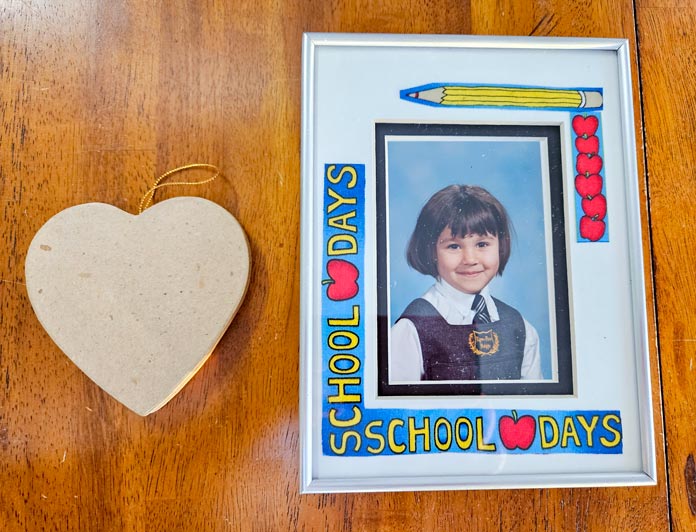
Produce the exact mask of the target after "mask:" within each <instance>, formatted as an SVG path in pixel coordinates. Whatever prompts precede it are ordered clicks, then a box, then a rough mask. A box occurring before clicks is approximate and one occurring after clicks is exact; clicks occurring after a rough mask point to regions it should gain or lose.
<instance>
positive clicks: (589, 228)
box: [580, 216, 606, 242]
mask: <svg viewBox="0 0 696 532" xmlns="http://www.w3.org/2000/svg"><path fill="white" fill-rule="evenodd" d="M605 229H606V224H605V223H604V222H603V221H602V220H599V219H598V218H591V217H589V216H583V217H582V218H580V236H581V237H583V238H586V239H587V240H591V241H592V242H597V240H599V239H600V238H602V236H603V235H604V230H605Z"/></svg>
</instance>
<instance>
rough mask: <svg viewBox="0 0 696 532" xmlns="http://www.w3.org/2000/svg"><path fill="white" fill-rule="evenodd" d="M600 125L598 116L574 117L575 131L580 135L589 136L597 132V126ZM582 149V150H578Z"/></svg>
mask: <svg viewBox="0 0 696 532" xmlns="http://www.w3.org/2000/svg"><path fill="white" fill-rule="evenodd" d="M598 127H599V120H598V119H597V117H596V116H587V117H585V116H582V115H576V116H574V117H573V131H575V134H576V135H577V136H578V137H582V136H583V135H586V136H588V137H590V136H592V135H594V134H595V133H597V128H598ZM578 151H580V150H578Z"/></svg>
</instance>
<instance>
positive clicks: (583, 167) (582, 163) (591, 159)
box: [575, 153, 602, 176]
mask: <svg viewBox="0 0 696 532" xmlns="http://www.w3.org/2000/svg"><path fill="white" fill-rule="evenodd" d="M575 168H576V169H577V171H578V174H581V175H586V176H589V175H590V174H598V173H599V171H600V170H601V169H602V158H601V157H600V156H599V155H587V154H586V153H581V154H580V155H578V159H577V161H576V163H575Z"/></svg>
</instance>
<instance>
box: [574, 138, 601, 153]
mask: <svg viewBox="0 0 696 532" xmlns="http://www.w3.org/2000/svg"><path fill="white" fill-rule="evenodd" d="M575 147H576V148H577V149H578V151H579V152H580V153H591V154H592V155H597V154H598V153H599V138H597V137H596V136H594V135H592V136H591V137H585V136H582V137H577V138H576V139H575Z"/></svg>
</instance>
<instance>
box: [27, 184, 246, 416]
mask: <svg viewBox="0 0 696 532" xmlns="http://www.w3.org/2000/svg"><path fill="white" fill-rule="evenodd" d="M249 269H250V257H249V246H248V244H247V240H246V236H245V234H244V231H243V229H242V228H241V226H240V225H239V223H238V222H237V220H236V219H235V218H234V217H233V216H232V215H231V214H230V213H229V212H227V211H226V210H225V209H223V208H222V207H220V206H219V205H217V204H215V203H213V202H211V201H208V200H205V199H202V198H194V197H177V198H173V199H170V200H167V201H163V202H161V203H158V204H156V205H154V206H153V207H150V208H149V209H147V210H146V211H145V212H143V213H142V214H140V215H137V216H134V215H132V214H129V213H126V212H124V211H122V210H120V209H118V208H116V207H114V206H113V205H107V204H104V203H87V204H84V205H77V206H75V207H71V208H68V209H66V210H64V211H61V212H59V213H58V214H56V215H55V216H54V217H53V218H51V219H50V220H48V222H46V224H45V225H44V226H43V227H42V228H41V229H39V231H38V233H36V235H35V236H34V239H33V240H32V242H31V244H30V246H29V251H28V253H27V259H26V265H25V274H26V283H27V291H28V293H29V299H30V301H31V304H32V306H33V307H34V311H35V312H36V315H37V316H38V318H39V321H40V322H41V324H42V325H43V327H44V328H45V329H46V331H47V332H48V334H49V335H50V337H51V338H52V339H53V341H55V343H56V344H57V345H58V347H60V349H61V350H62V351H63V352H64V353H65V354H66V355H67V356H68V357H69V358H70V359H71V360H72V361H73V362H74V363H75V364H76V365H77V366H78V367H79V368H80V369H81V370H82V371H84V372H85V373H86V374H87V376H88V377H89V378H90V379H92V380H93V381H94V382H95V383H96V384H98V385H99V386H100V387H101V388H102V389H104V390H105V391H106V392H107V393H109V394H110V395H111V396H113V397H114V398H115V399H116V400H118V401H120V402H121V403H123V404H124V405H125V406H127V407H128V408H130V409H131V410H133V411H134V412H136V413H138V414H140V415H141V416H144V415H147V414H150V413H152V412H154V411H155V410H157V409H159V408H161V407H162V406H164V405H165V404H166V403H167V401H169V400H170V399H171V398H172V397H174V395H176V393H177V392H178V391H179V390H180V389H181V388H182V387H183V386H184V385H185V384H186V383H187V382H188V381H189V380H190V379H191V377H193V375H194V374H195V373H196V371H198V369H199V368H200V367H201V366H202V365H203V363H204V362H205V361H206V359H207V358H208V356H209V355H210V354H211V352H212V351H213V348H214V347H215V345H216V344H217V343H218V341H219V340H220V338H221V337H222V335H223V333H224V332H225V330H226V329H227V327H228V325H229V324H230V322H231V321H232V318H233V317H234V315H235V313H236V312H237V309H238V308H239V306H240V304H241V302H242V299H243V298H244V294H245V292H246V289H247V283H248V280H249Z"/></svg>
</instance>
